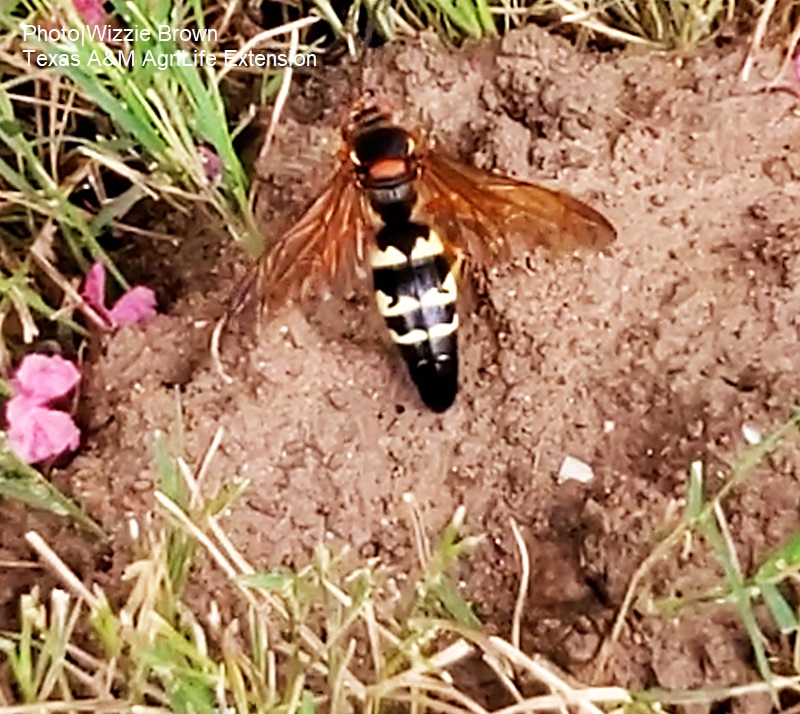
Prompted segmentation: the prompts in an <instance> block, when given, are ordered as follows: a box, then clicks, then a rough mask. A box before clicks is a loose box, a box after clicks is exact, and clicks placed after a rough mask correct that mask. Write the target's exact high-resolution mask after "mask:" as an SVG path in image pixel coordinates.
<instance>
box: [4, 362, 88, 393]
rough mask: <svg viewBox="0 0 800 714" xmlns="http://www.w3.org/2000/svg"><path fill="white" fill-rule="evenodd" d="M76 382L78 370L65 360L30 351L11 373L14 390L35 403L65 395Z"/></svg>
mask: <svg viewBox="0 0 800 714" xmlns="http://www.w3.org/2000/svg"><path fill="white" fill-rule="evenodd" d="M80 381H81V373H80V372H79V371H78V368H77V367H76V366H75V365H74V364H73V363H72V362H70V361H69V360H67V359H64V358H63V357H59V356H58V355H39V354H30V355H27V356H26V357H25V359H23V360H22V362H20V365H19V367H17V371H16V372H15V373H14V390H15V391H16V393H17V394H20V395H25V396H27V397H29V398H30V399H32V400H33V401H34V402H35V403H36V404H47V403H48V402H52V401H53V400H55V399H59V398H60V397H63V396H65V395H66V394H69V393H70V392H71V391H72V390H73V389H75V387H77V386H78V382H80Z"/></svg>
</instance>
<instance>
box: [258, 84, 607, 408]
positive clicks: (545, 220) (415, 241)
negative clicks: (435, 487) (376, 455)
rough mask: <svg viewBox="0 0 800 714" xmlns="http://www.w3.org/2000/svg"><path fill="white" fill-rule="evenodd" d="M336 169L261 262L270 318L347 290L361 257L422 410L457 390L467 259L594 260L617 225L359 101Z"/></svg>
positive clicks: (372, 102)
mask: <svg viewBox="0 0 800 714" xmlns="http://www.w3.org/2000/svg"><path fill="white" fill-rule="evenodd" d="M342 134H343V139H344V142H343V148H342V151H341V156H340V166H339V168H338V170H337V171H336V173H335V174H334V175H333V177H332V179H331V180H330V182H329V183H328V185H327V188H325V189H324V191H323V192H322V194H321V195H320V196H319V197H318V198H317V199H316V200H315V201H314V202H313V203H312V204H311V206H310V207H309V209H308V210H307V211H306V213H305V214H304V215H303V216H302V217H301V218H300V220H299V221H298V222H297V223H296V224H294V226H293V227H292V228H290V229H289V230H288V232H286V233H285V234H284V235H283V236H281V237H280V239H279V240H278V241H277V242H275V243H274V244H273V245H272V247H271V248H270V249H269V250H268V251H267V252H266V253H265V255H264V258H263V259H262V261H261V263H260V266H259V290H260V293H261V296H262V299H263V301H264V305H265V306H266V308H267V309H268V310H274V309H275V308H276V307H279V306H280V305H281V304H283V303H285V302H287V301H291V300H295V299H298V298H300V297H301V296H302V295H303V294H305V293H306V292H307V291H308V289H309V288H310V287H312V286H314V285H315V284H317V285H319V284H320V283H327V284H336V283H339V284H342V283H347V282H348V281H350V280H352V278H353V276H354V275H355V273H356V269H357V267H358V266H359V265H362V264H364V263H365V262H366V259H367V258H368V260H369V263H370V265H371V268H372V276H373V283H374V289H375V298H376V300H377V304H378V309H379V310H380V312H381V314H382V315H383V317H384V319H385V321H386V325H387V327H388V328H389V333H390V335H391V337H392V340H393V341H394V342H395V343H396V344H397V346H398V347H399V349H400V352H401V353H402V355H403V357H404V358H405V360H406V362H407V363H408V367H409V370H410V373H411V377H412V378H413V380H414V382H415V383H416V385H417V388H418V389H419V393H420V396H421V397H422V401H423V402H425V404H426V405H427V406H428V407H430V408H431V409H432V410H434V411H436V412H443V411H444V410H446V409H447V408H448V407H449V406H450V405H451V404H452V403H453V401H454V400H455V397H456V393H457V391H458V350H457V342H456V331H457V328H458V313H457V310H456V299H457V294H458V279H459V275H460V272H461V270H460V266H461V262H462V259H463V258H466V259H467V261H471V262H472V263H473V265H474V266H475V267H484V266H487V265H488V264H490V263H491V262H493V261H495V260H497V259H498V258H503V257H506V256H508V255H509V253H510V249H511V248H512V247H513V246H514V245H515V244H517V245H520V246H521V247H526V248H530V247H533V246H545V247H548V248H551V249H556V250H560V251H564V250H566V251H571V250H574V249H577V248H592V249H597V250H600V249H602V248H604V247H606V246H608V245H609V243H611V242H612V241H613V240H614V238H615V236H616V233H615V230H614V227H613V226H612V225H611V223H609V221H608V220H606V218H604V217H603V216H602V215H601V214H600V213H598V212H597V211H596V210H594V209H593V208H590V207H589V206H587V205H586V204H585V203H582V202H581V201H579V200H577V199H576V198H573V197H572V196H569V195H568V194H566V193H563V192H561V191H558V190H554V189H550V188H546V187H544V186H541V185H537V184H534V183H528V182H526V181H521V180H518V179H514V178H510V177H507V176H500V175H496V174H494V173H490V172H486V171H481V170H479V169H477V168H474V167H471V166H467V165H464V164H462V163H459V162H458V161H455V160H453V159H452V158H449V157H448V156H446V155H444V154H443V153H440V152H438V151H437V150H435V149H434V148H433V147H432V146H430V145H426V144H425V142H424V140H423V138H422V136H421V135H416V134H413V133H412V132H410V131H408V130H407V129H405V128H403V127H402V126H399V125H398V124H396V123H395V122H394V121H393V119H392V114H391V111H390V109H389V108H388V106H387V105H386V104H385V103H383V102H381V101H380V100H378V99H376V98H375V97H374V96H369V97H367V98H366V99H364V100H362V101H360V102H358V103H357V104H356V106H355V107H354V109H353V111H352V113H351V114H350V117H349V120H348V121H347V123H346V124H345V126H344V128H343V131H342Z"/></svg>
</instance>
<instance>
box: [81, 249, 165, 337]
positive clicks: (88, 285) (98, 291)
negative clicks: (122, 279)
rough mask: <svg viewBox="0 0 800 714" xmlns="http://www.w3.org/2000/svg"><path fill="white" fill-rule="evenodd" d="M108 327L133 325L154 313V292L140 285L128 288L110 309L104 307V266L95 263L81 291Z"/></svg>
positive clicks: (153, 315)
mask: <svg viewBox="0 0 800 714" xmlns="http://www.w3.org/2000/svg"><path fill="white" fill-rule="evenodd" d="M81 295H83V298H84V300H86V302H87V303H89V305H91V307H93V308H94V309H95V310H96V311H97V312H98V313H99V315H100V316H101V317H102V318H103V319H104V320H105V321H106V322H107V323H108V325H109V327H110V328H115V327H122V326H123V325H133V324H135V323H137V322H142V321H143V320H147V319H149V318H151V317H155V315H156V294H155V293H154V292H153V291H152V290H151V289H150V288H146V287H144V286H142V285H137V286H134V287H132V288H131V289H130V290H128V291H127V292H126V293H125V294H124V295H123V296H122V297H121V298H120V299H119V300H117V302H115V303H114V307H112V308H111V309H110V310H109V309H108V308H107V307H106V267H105V265H103V264H102V263H95V264H94V265H93V266H92V267H91V269H90V270H89V274H88V275H87V276H86V282H85V283H84V285H83V291H82V293H81Z"/></svg>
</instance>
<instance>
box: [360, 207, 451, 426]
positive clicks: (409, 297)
mask: <svg viewBox="0 0 800 714" xmlns="http://www.w3.org/2000/svg"><path fill="white" fill-rule="evenodd" d="M371 262H372V273H373V279H374V284H375V298H376V300H377V303H378V309H379V310H380V312H381V314H382V315H383V318H384V320H385V321H386V325H387V327H388V328H389V333H390V335H391V337H392V340H393V341H394V342H395V344H397V346H398V347H399V348H400V352H401V354H402V355H403V357H404V359H405V360H406V362H407V363H408V367H409V371H410V372H411V377H412V379H413V380H414V383H415V384H416V385H417V388H418V389H419V393H420V396H421V397H422V401H423V402H425V404H427V405H428V406H429V407H430V408H431V409H433V410H434V411H437V412H442V411H444V410H445V409H447V408H448V407H449V406H450V405H451V404H452V403H453V400H454V399H455V396H456V392H457V391H458V346H457V341H456V331H457V328H458V314H457V312H456V299H457V296H458V288H457V284H456V267H455V262H454V261H453V260H452V259H451V258H450V257H449V256H448V255H447V254H446V252H445V250H444V246H443V245H442V242H441V240H440V239H439V237H438V235H437V234H436V233H435V232H434V231H432V230H431V229H430V228H428V227H427V226H424V225H421V224H418V223H412V222H403V223H390V224H389V225H386V226H384V227H383V228H382V229H381V230H380V231H379V232H378V235H377V236H376V238H375V248H374V250H373V252H372V255H371Z"/></svg>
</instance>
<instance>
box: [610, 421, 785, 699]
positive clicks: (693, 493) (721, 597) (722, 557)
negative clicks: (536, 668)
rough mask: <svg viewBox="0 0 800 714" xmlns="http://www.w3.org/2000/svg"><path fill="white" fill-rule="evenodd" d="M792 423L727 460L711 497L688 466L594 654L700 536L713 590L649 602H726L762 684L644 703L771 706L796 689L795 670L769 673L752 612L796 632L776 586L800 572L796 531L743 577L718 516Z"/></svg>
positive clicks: (673, 608)
mask: <svg viewBox="0 0 800 714" xmlns="http://www.w3.org/2000/svg"><path fill="white" fill-rule="evenodd" d="M798 428H800V411H795V413H794V414H793V415H792V417H791V419H790V420H789V421H788V422H787V423H786V424H784V425H783V426H781V427H780V428H778V429H776V430H775V431H774V432H772V433H771V434H768V435H766V436H764V437H763V438H762V439H761V440H760V441H759V443H757V444H755V445H753V446H751V447H749V448H748V449H747V450H746V451H745V452H744V453H743V454H742V455H741V456H740V457H739V458H738V459H737V460H736V461H735V462H734V463H733V464H732V465H731V467H730V470H729V472H728V473H727V475H726V476H725V479H724V482H723V484H722V486H721V487H720V488H719V489H717V491H716V493H715V494H714V495H713V496H709V495H707V494H706V487H705V479H704V469H703V464H702V462H700V461H697V462H694V463H692V465H691V467H690V469H689V479H688V489H687V496H686V508H685V510H684V512H683V514H682V517H681V518H680V520H679V521H678V523H677V524H676V525H674V527H673V528H672V530H671V531H670V532H669V534H668V535H667V536H666V537H664V538H663V539H661V540H660V541H659V542H658V543H657V544H656V545H655V546H654V547H653V549H652V551H651V552H650V554H649V555H648V556H647V558H645V560H644V561H643V562H642V564H641V565H640V567H639V568H638V569H637V571H636V573H635V574H634V576H633V578H632V579H631V582H630V584H629V586H628V589H627V592H626V595H625V598H624V601H623V604H622V606H621V608H620V610H619V612H618V614H617V618H616V621H615V624H614V627H613V628H612V630H611V633H610V635H609V637H608V638H607V639H606V640H605V642H604V644H603V647H602V648H601V651H600V654H599V656H598V662H597V666H598V669H599V670H600V671H602V669H603V668H604V666H605V664H606V663H607V660H608V658H609V657H610V652H611V646H612V644H613V643H614V642H616V641H617V640H618V638H619V637H620V635H621V632H622V629H623V627H624V625H625V621H626V618H627V615H628V612H629V609H630V608H631V607H632V605H633V603H634V600H635V599H636V597H637V596H638V597H643V596H644V595H645V593H644V592H642V588H641V586H642V584H643V582H644V581H645V579H646V577H647V576H648V575H649V574H650V573H651V571H652V570H653V569H654V568H655V567H657V565H658V564H659V563H660V562H661V561H662V560H663V559H664V558H665V557H667V556H668V555H669V554H670V553H671V552H672V551H674V550H676V549H677V546H678V545H679V544H683V546H684V549H686V548H687V546H688V545H689V544H690V543H691V542H692V540H693V539H695V538H697V537H701V538H702V539H703V540H704V541H705V542H706V544H707V545H708V546H709V547H710V548H711V551H712V552H713V554H714V556H715V557H716V559H717V561H718V562H719V564H720V566H721V568H722V573H723V582H722V583H721V584H720V586H719V587H717V588H714V590H713V591H712V592H705V593H698V594H692V595H681V596H680V597H676V596H671V597H657V598H653V600H652V602H653V603H654V604H655V606H656V608H657V609H658V610H659V611H660V612H662V613H664V614H668V615H669V616H671V617H676V616H680V614H681V613H683V612H685V611H686V610H687V609H689V608H693V607H698V606H700V605H705V606H714V607H720V606H726V605H729V606H733V607H734V608H735V610H736V612H737V613H738V616H739V619H740V621H741V623H742V626H743V628H744V630H745V632H746V633H747V636H748V639H749V641H750V645H751V647H752V652H753V656H754V659H755V666H756V669H757V671H758V673H759V675H760V677H761V679H762V681H761V682H756V683H752V684H749V685H742V686H741V687H729V688H719V689H715V690H697V691H693V692H691V691H686V692H670V693H664V692H649V693H643V695H642V698H643V699H644V700H646V701H650V702H659V703H672V704H687V703H696V702H706V701H713V700H719V699H727V698H730V697H734V696H741V695H745V694H749V693H754V692H759V691H761V692H763V691H768V692H770V693H771V694H772V696H773V700H774V701H775V703H776V705H777V704H778V698H777V697H778V692H779V691H780V690H782V689H791V690H797V689H798V688H799V687H800V675H797V676H790V677H785V676H782V677H778V676H776V675H775V674H774V672H773V671H772V667H771V664H770V657H769V654H768V652H767V642H768V641H769V639H768V637H767V635H766V634H765V632H764V630H763V620H760V619H759V617H758V616H757V613H756V607H757V605H758V604H759V603H761V602H763V603H764V604H765V605H766V607H767V610H768V612H769V613H770V615H771V616H772V620H773V622H774V624H775V625H776V627H777V630H778V631H779V632H780V633H781V634H784V635H788V634H796V633H797V632H798V631H799V630H800V620H799V619H798V615H797V608H796V604H791V603H790V601H789V600H788V599H787V597H786V593H785V592H784V591H783V586H784V585H786V584H788V583H790V582H796V581H797V577H798V574H799V573H800V533H795V534H793V535H792V536H790V537H789V538H788V539H787V541H786V542H785V543H783V544H782V545H780V546H779V547H777V548H775V549H774V550H773V551H772V552H771V553H769V554H768V555H767V556H766V558H765V559H764V560H763V562H762V563H761V564H760V565H759V566H758V567H757V569H756V571H755V573H754V574H753V575H751V576H749V577H748V576H746V575H745V573H744V572H743V571H742V568H741V565H740V562H739V557H738V555H737V551H736V545H735V541H734V537H733V534H732V533H731V529H730V527H729V525H728V522H727V518H726V516H725V503H726V500H727V499H728V498H729V497H730V496H731V494H732V493H734V492H735V490H736V489H737V488H738V487H740V486H741V485H742V484H743V483H744V482H745V481H747V480H748V479H749V478H750V477H751V476H752V475H753V474H754V473H755V471H756V469H757V467H758V466H760V465H761V464H762V463H763V462H764V460H765V459H766V458H767V457H768V456H769V455H770V454H772V453H774V452H775V451H776V449H778V447H779V446H780V445H781V444H782V443H783V442H784V441H785V440H786V439H787V437H789V436H790V435H791V434H793V433H794V432H795V431H796V430H797V429H798ZM794 669H795V671H796V672H800V657H798V656H797V654H796V655H795V661H794Z"/></svg>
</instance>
